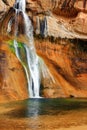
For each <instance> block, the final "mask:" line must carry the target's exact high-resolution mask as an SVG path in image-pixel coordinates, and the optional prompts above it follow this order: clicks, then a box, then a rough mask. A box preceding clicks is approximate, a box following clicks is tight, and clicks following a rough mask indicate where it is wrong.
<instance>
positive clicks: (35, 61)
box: [7, 0, 54, 98]
mask: <svg viewBox="0 0 87 130" xmlns="http://www.w3.org/2000/svg"><path fill="white" fill-rule="evenodd" d="M14 9H15V34H14V35H15V37H18V33H19V30H18V21H17V17H18V16H19V15H20V13H21V15H22V17H23V22H24V25H23V26H24V35H25V36H26V37H27V39H28V45H26V44H23V47H24V49H25V53H26V60H27V67H26V66H25V65H24V64H23V63H22V60H21V55H20V51H19V47H18V42H17V40H16V39H15V40H14V48H15V54H16V56H17V58H18V59H19V61H20V62H21V64H22V65H23V67H24V70H25V73H26V77H27V82H28V91H29V97H30V98H39V97H40V84H41V74H42V75H43V77H44V78H45V77H49V78H51V80H52V81H54V79H53V77H52V75H51V73H50V72H49V70H48V68H47V66H46V65H45V63H44V61H43V60H42V59H41V58H40V57H39V56H38V55H37V54H36V50H35V47H34V38H33V26H32V23H31V20H30V18H29V17H28V15H27V14H26V12H25V9H26V0H16V2H15V4H14ZM11 24H12V21H11V20H10V21H9V23H8V29H7V31H8V32H9V31H10V30H11Z"/></svg>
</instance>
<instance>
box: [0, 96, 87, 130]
mask: <svg viewBox="0 0 87 130" xmlns="http://www.w3.org/2000/svg"><path fill="white" fill-rule="evenodd" d="M83 124H85V125H86V124H87V100H86V99H73V98H72V99H44V98H42V99H27V100H24V101H16V102H11V103H6V104H0V130H3V129H4V130H5V129H9V130H12V129H16V130H17V129H18V130H26V129H27V130H56V129H58V128H60V127H70V126H79V125H83Z"/></svg>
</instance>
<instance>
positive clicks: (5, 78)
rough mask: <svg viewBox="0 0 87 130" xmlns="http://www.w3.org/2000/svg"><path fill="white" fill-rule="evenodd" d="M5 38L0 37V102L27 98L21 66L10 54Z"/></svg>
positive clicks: (24, 77) (25, 82) (25, 83)
mask: <svg viewBox="0 0 87 130" xmlns="http://www.w3.org/2000/svg"><path fill="white" fill-rule="evenodd" d="M3 38H4V40H6V41H8V40H9V39H8V38H7V37H6V36H2V37H1V36H0V102H6V101H13V100H22V99H26V98H28V91H27V80H26V76H25V73H24V70H23V67H22V65H21V64H20V62H19V61H18V59H17V58H16V56H15V55H14V54H13V53H12V52H11V50H10V48H9V45H8V44H7V42H6V41H4V40H3Z"/></svg>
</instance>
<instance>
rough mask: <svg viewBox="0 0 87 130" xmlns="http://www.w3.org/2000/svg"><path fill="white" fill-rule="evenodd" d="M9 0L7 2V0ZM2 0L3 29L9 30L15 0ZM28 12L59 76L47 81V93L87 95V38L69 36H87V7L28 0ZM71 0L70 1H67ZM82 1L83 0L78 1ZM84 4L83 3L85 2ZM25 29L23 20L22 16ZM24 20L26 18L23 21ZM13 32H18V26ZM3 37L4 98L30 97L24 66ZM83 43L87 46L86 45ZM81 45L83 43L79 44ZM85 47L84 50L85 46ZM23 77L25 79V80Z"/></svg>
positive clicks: (0, 76) (0, 89) (0, 96)
mask: <svg viewBox="0 0 87 130" xmlns="http://www.w3.org/2000/svg"><path fill="white" fill-rule="evenodd" d="M4 2H5V3H4ZM4 2H2V1H1V2H0V3H1V5H0V32H1V33H3V34H4V33H6V31H7V25H8V22H9V20H10V18H11V17H12V16H13V17H14V15H15V13H14V10H13V9H12V8H11V7H12V6H13V4H14V0H11V1H10V0H7V1H4ZM26 2H27V7H26V12H27V14H28V15H29V17H30V19H31V20H32V24H33V26H34V34H35V36H36V37H35V45H36V49H37V53H38V55H40V56H41V57H42V58H43V59H44V60H45V63H46V64H47V66H49V69H50V71H51V73H52V74H53V76H54V78H55V81H56V82H55V84H54V85H53V84H51V83H50V82H48V80H47V81H45V86H44V87H43V86H42V88H41V95H43V96H44V97H49V98H50V97H52V98H56V97H87V67H86V66H87V50H86V49H85V48H86V47H87V45H86V42H85V43H84V44H83V41H79V42H78V43H77V42H76V41H75V42H76V43H74V44H73V43H72V42H70V41H69V40H67V39H71V41H72V39H76V38H78V39H82V40H87V29H86V23H87V14H86V8H85V10H84V9H82V6H78V5H79V4H77V2H76V3H75V4H74V3H73V0H71V2H70V3H66V5H68V7H70V8H69V10H68V9H67V8H65V7H64V0H62V1H60V0H27V1H26ZM67 2H68V1H67ZM78 2H79V1H78ZM81 5H82V3H81ZM18 19H19V21H18V23H19V25H21V29H20V33H21V32H23V23H22V22H23V21H22V20H21V18H18ZM21 21H22V22H21ZM12 27H13V28H12V29H11V32H10V33H9V34H11V35H12V34H14V26H12ZM3 39H5V37H3V36H1V37H0V102H4V101H12V100H22V99H26V98H28V92H27V81H26V77H25V73H24V70H23V68H22V66H21V64H20V63H19V61H18V59H17V58H16V56H15V55H14V54H13V53H12V52H11V51H10V49H9V47H8V44H7V43H6V42H5V41H7V40H8V39H6V40H5V41H4V40H3ZM80 44H82V45H83V46H84V47H82V46H81V45H80ZM77 45H80V46H79V47H78V46H77ZM81 48H83V50H84V51H82V50H81ZM20 75H21V76H20ZM21 81H23V82H21Z"/></svg>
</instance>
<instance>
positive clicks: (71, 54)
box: [35, 38, 87, 98]
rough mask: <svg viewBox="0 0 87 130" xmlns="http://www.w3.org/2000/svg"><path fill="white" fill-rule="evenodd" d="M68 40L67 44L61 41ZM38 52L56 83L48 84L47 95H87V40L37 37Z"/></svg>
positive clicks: (45, 91) (44, 91) (45, 93)
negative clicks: (52, 39)
mask: <svg viewBox="0 0 87 130" xmlns="http://www.w3.org/2000/svg"><path fill="white" fill-rule="evenodd" d="M62 42H63V43H64V42H66V44H61V43H62ZM35 43H36V44H35V45H36V48H37V53H38V54H39V55H40V56H41V57H42V58H43V59H44V60H45V63H46V64H47V66H49V70H50V72H51V73H52V75H53V77H54V79H55V81H56V83H55V84H54V85H49V83H48V84H46V87H44V88H43V93H44V95H45V96H46V97H51V96H52V97H54V98H55V97H71V95H73V97H87V67H86V66H87V50H85V49H84V48H87V44H86V42H85V43H84V42H82V41H78V42H77V41H73V42H70V41H69V40H61V39H58V40H54V42H53V41H52V42H51V39H50V38H49V40H47V39H46V40H45V39H42V40H41V39H35Z"/></svg>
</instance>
